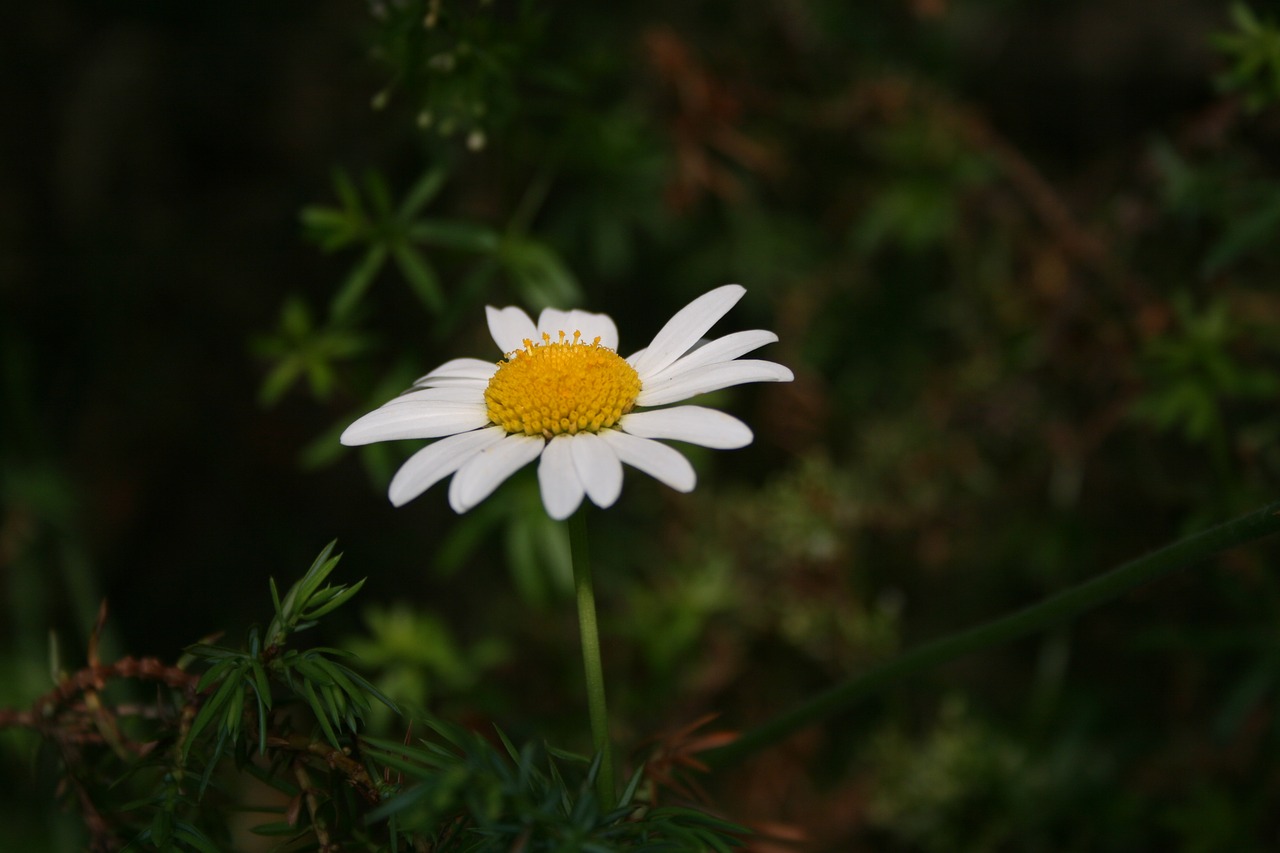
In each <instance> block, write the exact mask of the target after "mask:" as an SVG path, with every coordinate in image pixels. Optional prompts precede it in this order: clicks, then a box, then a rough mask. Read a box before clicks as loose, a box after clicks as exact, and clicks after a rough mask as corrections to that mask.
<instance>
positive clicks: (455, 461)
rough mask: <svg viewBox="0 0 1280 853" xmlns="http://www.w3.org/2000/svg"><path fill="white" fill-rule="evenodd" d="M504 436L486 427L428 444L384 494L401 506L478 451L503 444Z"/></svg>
mask: <svg viewBox="0 0 1280 853" xmlns="http://www.w3.org/2000/svg"><path fill="white" fill-rule="evenodd" d="M505 435H506V433H505V432H503V430H502V428H501V427H489V428H488V429H477V430H472V431H471V432H464V433H461V434H459V435H451V436H449V437H448V438H442V439H440V440H439V441H436V442H432V443H431V444H428V445H427V446H426V447H424V448H422V449H421V450H419V451H418V452H417V453H415V454H413V455H412V456H410V457H409V459H408V460H407V461H406V462H405V463H404V464H403V465H401V466H400V470H399V471H397V472H396V475H395V476H394V477H392V478H391V488H390V489H389V490H388V492H387V494H388V497H390V498H391V503H393V504H394V505H396V506H404V505H405V504H407V503H408V502H409V501H411V500H413V499H414V498H416V497H417V496H418V495H420V494H422V493H423V492H425V491H426V490H427V489H429V488H431V487H432V486H434V485H435V484H436V483H438V482H440V481H441V480H443V479H444V478H445V477H448V476H449V475H450V474H452V473H453V472H454V471H457V470H458V469H459V468H461V467H462V466H463V465H465V464H466V463H467V462H468V461H470V459H471V457H472V456H475V455H476V454H477V453H479V452H480V451H481V450H484V449H485V448H486V447H491V446H493V445H495V444H497V443H498V442H499V441H502V439H503V437H504V436H505Z"/></svg>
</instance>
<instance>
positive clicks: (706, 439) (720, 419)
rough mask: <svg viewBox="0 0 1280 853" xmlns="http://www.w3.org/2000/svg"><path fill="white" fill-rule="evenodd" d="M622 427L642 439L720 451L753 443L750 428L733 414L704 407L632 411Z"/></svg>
mask: <svg viewBox="0 0 1280 853" xmlns="http://www.w3.org/2000/svg"><path fill="white" fill-rule="evenodd" d="M618 426H620V427H621V428H622V429H623V430H625V431H626V432H629V433H631V434H632V435H638V436H640V437H641V438H669V439H672V440H673V441H687V442H689V443H690V444H700V445H702V446H703V447H713V448H715V449H717V450H731V449H733V448H735V447H746V446H747V445H748V444H750V443H751V428H750V427H748V426H747V425H746V424H744V423H743V422H742V421H740V420H738V419H737V418H735V417H734V416H733V415H727V414H725V413H724V412H721V411H718V410H716V409H707V408H704V407H702V406H676V407H674V408H671V409H655V410H654V411H652V412H632V413H631V414H629V415H623V417H622V419H621V420H619V421H618Z"/></svg>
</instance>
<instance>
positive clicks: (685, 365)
mask: <svg viewBox="0 0 1280 853" xmlns="http://www.w3.org/2000/svg"><path fill="white" fill-rule="evenodd" d="M744 293H746V290H745V288H743V287H741V286H739V285H736V284H729V285H725V286H724V287H718V288H716V289H715V290H712V291H711V292H710V293H706V294H703V295H702V296H700V297H698V298H697V299H695V300H693V302H690V303H689V304H688V305H686V306H685V307H684V308H682V309H681V310H680V311H679V312H677V313H676V315H675V316H674V317H672V318H671V319H670V320H669V321H668V322H667V324H666V325H665V326H663V327H662V330H661V331H660V332H658V334H657V335H655V336H654V338H653V341H652V342H651V343H650V344H649V346H648V347H646V348H644V349H642V350H640V351H639V352H637V353H635V354H634V355H632V356H631V357H629V358H626V359H623V358H622V357H621V356H619V355H618V353H617V346H618V329H617V326H615V325H614V322H613V320H612V319H610V317H609V316H608V315H606V314H593V313H590V312H587V311H559V310H556V309H553V308H548V309H546V310H545V311H543V312H542V313H541V314H540V315H539V316H538V322H537V323H534V322H533V320H532V319H531V318H530V317H529V315H528V314H526V313H525V312H524V311H522V310H521V309H519V308H515V307H508V308H501V309H499V308H493V307H486V308H485V313H486V314H487V315H488V320H489V333H490V334H491V335H492V336H493V340H494V343H496V344H497V345H498V349H499V350H501V351H502V352H503V353H504V358H503V359H502V360H501V361H499V362H497V363H496V364H495V363H493V362H488V361H482V360H480V359H475V358H459V359H454V360H453V361H448V362H445V363H444V364H442V365H440V366H439V367H437V368H436V369H435V370H433V371H431V372H430V373H428V374H427V375H426V376H423V377H422V378H421V379H419V380H418V381H417V382H415V383H414V384H413V387H412V388H410V389H409V390H408V391H406V392H405V393H403V394H401V395H400V396H399V397H396V398H395V399H394V400H391V401H390V402H388V403H386V404H384V405H382V406H380V407H379V408H377V409H375V410H374V411H372V412H370V413H369V414H367V415H365V416H364V417H362V418H360V419H359V420H357V421H356V422H355V423H353V424H351V426H349V427H347V429H346V431H345V432H343V433H342V438H341V441H342V443H343V444H347V445H359V444H371V443H373V442H377V441H389V440H393V439H403V438H436V439H439V441H436V442H433V443H432V444H429V445H427V446H426V447H424V448H422V449H421V450H419V451H418V452H417V453H415V454H414V455H413V456H411V457H409V459H408V460H407V461H406V462H405V463H404V465H403V466H402V467H401V468H400V470H399V471H398V472H397V473H396V475H395V477H394V478H393V479H392V480H391V488H390V497H391V502H392V503H393V504H395V505H396V506H402V505H403V504H406V503H408V502H409V501H411V500H413V499H414V498H416V497H417V496H418V495H420V494H422V493H423V492H425V491H426V490H427V489H429V488H430V487H431V486H433V485H434V484H436V483H437V482H439V481H440V480H443V479H444V478H445V477H448V476H449V475H450V474H452V475H453V480H452V481H451V482H450V484H449V505H450V506H452V507H453V509H454V510H455V511H456V512H459V513H462V512H466V511H467V510H469V509H471V508H472V507H474V506H476V505H477V504H478V503H480V502H481V501H482V500H484V499H485V498H486V497H488V496H489V495H490V494H491V493H492V492H493V490H494V489H496V488H497V487H498V486H499V485H500V484H501V483H502V482H503V481H504V480H506V479H507V478H508V477H510V476H511V475H512V474H514V473H515V472H516V471H518V470H520V469H521V468H523V467H524V466H525V465H528V464H529V463H530V462H533V461H534V460H535V459H537V460H538V485H539V489H540V491H541V494H542V502H543V505H544V506H545V507H546V509H547V513H548V514H549V515H550V516H551V517H552V518H555V519H564V518H568V517H569V516H570V515H572V514H573V512H574V510H576V509H577V508H578V506H579V505H580V504H581V503H582V499H583V497H584V496H585V497H588V498H590V499H591V501H592V503H594V504H596V506H600V507H608V506H612V505H613V503H614V501H616V500H617V499H618V495H619V494H620V493H621V491H622V466H623V464H624V463H625V464H627V465H630V466H631V467H633V468H637V469H639V470H641V471H643V472H645V473H646V474H649V475H650V476H652V477H654V478H655V479H657V480H659V481H661V482H663V483H665V484H667V485H668V486H670V487H671V488H673V489H676V490H677V491H681V492H688V491H691V490H692V489H693V487H694V484H695V482H696V480H697V478H696V475H695V474H694V472H693V466H692V465H690V464H689V460H688V459H686V458H685V457H684V456H683V455H681V454H680V453H679V452H678V451H676V450H675V449H673V448H671V447H669V446H668V445H665V444H662V443H661V441H660V439H668V440H674V441H684V442H688V443H690V444H697V445H701V446H703V447H711V448H715V449H720V450H726V449H731V448H737V447H745V446H746V445H748V444H750V443H751V438H752V435H751V430H750V429H749V428H748V427H747V425H746V424H744V423H743V422H742V421H740V420H738V419H737V418H735V417H733V416H732V415H728V414H725V413H724V412H721V411H717V410H715V409H709V408H705V407H703V406H689V405H685V406H671V405H669V404H671V403H677V402H680V401H682V400H687V399H689V398H690V397H695V396H697V395H699V394H705V393H706V392H708V391H715V390H717V389H720V388H728V387H729V386H731V385H741V384H743V383H746V382H789V381H790V380H791V379H792V378H793V377H792V374H791V371H790V370H788V369H787V368H785V367H783V366H782V365H780V364H775V363H774V362H771V361H761V360H757V359H741V358H739V356H741V355H743V354H745V353H748V352H751V351H752V350H754V349H757V348H758V347H761V346H764V345H765V344H768V343H772V342H774V341H776V340H777V339H778V336H777V335H775V334H774V333H773V332H766V331H763V330H755V331H748V332H734V333H733V334H730V335H725V336H724V337H722V338H717V339H715V340H713V341H703V340H702V335H703V334H704V333H705V332H706V331H707V330H708V329H710V328H711V327H712V326H713V325H715V323H716V321H717V320H719V319H720V318H721V317H723V316H724V315H725V313H727V312H728V310H729V309H730V308H732V307H733V305H734V304H735V303H736V302H737V301H738V300H739V299H741V298H742V295H743V294H744ZM655 407H658V408H655Z"/></svg>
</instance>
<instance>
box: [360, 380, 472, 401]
mask: <svg viewBox="0 0 1280 853" xmlns="http://www.w3.org/2000/svg"><path fill="white" fill-rule="evenodd" d="M484 388H485V386H484V385H480V386H476V385H469V384H458V383H453V384H448V385H438V386H435V387H433V388H415V389H413V390H411V391H406V392H404V393H403V394H401V395H400V396H399V397H395V398H393V399H391V400H388V401H387V402H386V403H384V404H383V405H384V406H400V405H403V404H405V403H470V404H471V405H473V406H474V405H481V406H482V405H484Z"/></svg>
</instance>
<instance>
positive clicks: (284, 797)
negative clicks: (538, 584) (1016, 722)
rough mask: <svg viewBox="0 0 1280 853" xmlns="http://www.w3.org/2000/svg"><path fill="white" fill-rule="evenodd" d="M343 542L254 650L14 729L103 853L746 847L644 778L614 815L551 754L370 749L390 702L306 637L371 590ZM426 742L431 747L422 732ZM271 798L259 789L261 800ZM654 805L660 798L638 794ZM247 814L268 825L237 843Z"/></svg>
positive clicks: (160, 669)
mask: <svg viewBox="0 0 1280 853" xmlns="http://www.w3.org/2000/svg"><path fill="white" fill-rule="evenodd" d="M333 547H334V546H333V543H330V544H329V546H327V547H326V548H325V549H324V550H323V551H322V552H321V553H320V555H319V556H318V557H317V558H316V560H315V562H314V563H312V565H311V567H310V569H308V571H307V572H306V573H305V574H304V575H303V577H302V578H301V579H300V580H299V581H297V582H296V583H295V584H293V585H292V586H290V587H289V588H288V590H287V591H286V592H285V593H284V596H283V597H281V596H280V595H279V593H278V591H277V588H276V584H275V581H274V580H272V581H271V596H272V601H273V604H274V615H273V616H272V619H271V622H270V623H269V624H268V626H267V628H266V630H265V631H260V630H259V629H258V628H257V627H254V628H251V629H250V631H249V634H248V638H247V642H246V644H245V645H244V646H242V647H239V648H233V647H228V646H223V645H213V644H209V643H198V644H196V645H194V646H192V647H190V649H188V655H187V657H186V658H185V659H184V664H183V665H182V666H168V665H164V664H161V663H160V662H158V661H155V660H140V661H137V660H133V659H125V660H121V661H117V662H115V663H111V664H100V663H95V664H93V665H92V666H90V667H89V668H88V669H86V670H83V671H81V672H78V673H73V674H69V675H67V676H65V677H64V678H63V679H62V680H61V682H60V683H59V685H58V688H57V689H56V690H55V691H54V692H53V693H52V694H50V695H49V696H47V697H44V698H42V699H41V700H40V701H38V702H37V703H36V705H35V707H34V708H33V709H32V711H31V712H29V713H17V714H15V713H11V712H10V713H8V715H7V716H6V717H5V718H4V719H3V720H0V722H3V724H5V725H7V726H24V727H28V728H31V729H34V730H36V731H37V732H38V733H39V734H41V735H42V736H43V737H44V738H45V740H46V743H47V745H48V746H49V747H52V748H54V749H55V750H56V757H55V760H56V761H57V763H58V764H59V765H60V766H59V768H58V772H59V773H60V774H61V775H63V778H64V779H65V781H66V784H65V785H64V788H63V793H64V796H65V797H66V799H67V803H66V805H67V806H68V808H71V809H75V810H78V811H79V812H80V814H81V816H82V818H83V819H84V823H85V828H86V830H87V832H88V836H89V837H88V839H87V843H88V846H89V847H90V848H91V849H94V850H117V849H165V850H168V849H182V850H199V851H220V850H225V849H230V848H237V849H238V848H240V847H242V846H243V845H244V844H245V843H246V839H247V838H248V837H250V836H249V835H244V833H246V832H247V833H249V834H250V835H259V836H265V837H268V838H273V839H276V844H275V846H273V848H272V849H277V850H296V849H314V848H317V847H318V848H319V849H321V850H337V849H363V850H393V851H394V850H417V849H423V846H424V845H425V846H427V848H428V849H432V850H438V851H488V850H495V851H496V850H510V849H513V848H515V847H521V848H522V849H526V850H531V851H533V850H541V851H558V850H563V851H574V850H590V851H599V852H600V853H603V851H611V850H632V849H639V850H728V849H730V848H732V847H736V846H737V844H738V839H739V838H740V837H741V835H742V834H743V833H744V832H745V831H746V830H744V829H743V828H742V827H739V826H736V825H735V824H732V823H729V822H727V821H724V820H720V819H717V818H715V817H712V816H710V815H707V814H705V813H703V812H700V811H696V810H692V809H687V808H680V807H672V806H661V805H657V804H656V803H654V802H653V801H652V794H653V791H654V789H653V787H652V785H648V784H647V785H645V786H643V789H642V787H641V782H642V781H645V780H646V778H647V776H646V767H645V766H643V765H642V766H641V767H640V768H639V769H638V770H637V771H636V772H635V774H634V775H633V777H632V778H631V781H630V784H629V785H628V786H627V788H626V789H625V791H624V792H623V793H622V795H621V797H620V798H619V799H618V801H617V802H611V803H603V802H601V801H600V800H599V799H598V798H597V797H596V794H595V788H594V781H595V774H596V773H597V771H598V770H599V763H598V761H596V762H592V761H590V760H589V759H587V758H585V757H582V756H577V755H573V754H570V753H567V752H563V751H560V750H555V749H551V748H547V747H538V746H535V745H529V746H526V747H524V748H523V749H517V748H516V747H515V746H514V745H513V744H512V743H511V742H510V741H509V740H507V738H506V737H505V736H503V735H502V734H501V733H500V732H499V733H497V734H496V738H495V739H496V741H497V743H494V742H491V741H490V740H487V739H485V738H484V737H481V736H480V735H479V734H478V733H476V732H472V731H468V730H465V729H463V728H461V727H459V726H457V725H454V724H450V723H447V722H444V721H441V720H433V719H430V718H425V719H413V718H410V717H407V716H404V717H398V720H399V722H398V724H397V726H395V727H393V728H399V729H400V730H401V731H403V732H404V737H403V739H402V740H398V741H393V740H387V739H385V738H378V737H372V736H370V735H369V734H368V733H367V726H366V720H367V718H368V715H369V712H370V711H371V709H372V707H373V705H374V704H375V703H381V704H382V705H385V706H386V707H388V708H389V709H391V710H392V711H393V712H395V713H396V714H397V715H398V714H399V711H398V709H397V708H396V706H395V705H394V704H393V703H392V702H391V701H390V700H389V699H387V697H386V696H384V695H383V694H382V693H381V692H380V691H379V690H378V689H377V688H376V687H374V686H373V685H372V684H370V683H369V682H368V681H366V680H365V679H364V678H363V677H361V676H360V675H359V674H357V673H356V672H355V671H354V670H352V669H351V668H349V667H348V666H346V665H345V664H343V663H340V662H339V659H340V658H344V657H346V655H345V654H344V653H343V652H341V651H339V650H336V649H326V648H299V647H297V646H296V637H295V635H296V634H297V633H299V632H301V631H305V630H307V629H309V628H312V627H314V626H315V625H316V623H317V621H318V620H319V619H320V618H321V617H323V616H326V615H327V614H329V613H330V612H332V611H333V610H335V609H336V608H338V607H340V606H342V605H343V604H345V603H346V602H347V601H348V600H349V599H351V597H352V596H354V595H355V594H356V593H357V592H358V591H359V589H360V587H361V585H362V584H363V582H360V583H356V584H354V585H352V586H344V585H330V584H326V580H327V578H328V577H329V575H330V573H331V572H333V570H334V569H335V567H336V566H337V564H338V560H339V558H340V555H336V554H334V553H333ZM131 679H132V680H140V681H144V682H155V683H156V684H157V686H158V687H159V688H160V689H159V691H158V692H157V693H156V694H155V695H154V697H153V698H150V699H143V698H141V697H142V696H145V695H146V693H145V692H143V693H141V694H140V695H139V697H138V698H135V699H133V700H132V701H122V700H119V699H116V698H114V697H115V696H117V695H118V688H119V686H120V683H122V682H125V681H128V680H131ZM415 729H416V732H415ZM253 783H256V784H253ZM638 790H643V791H645V792H646V797H647V799H646V798H642V797H640V796H637V791H638ZM235 815H254V816H263V817H265V818H266V819H265V820H260V821H255V822H250V823H248V824H244V823H243V821H240V822H239V823H240V824H243V825H244V829H242V830H239V831H233V830H232V827H233V826H236V825H237V823H238V822H237V821H236V820H234V819H233V816H235Z"/></svg>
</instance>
